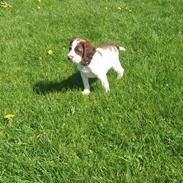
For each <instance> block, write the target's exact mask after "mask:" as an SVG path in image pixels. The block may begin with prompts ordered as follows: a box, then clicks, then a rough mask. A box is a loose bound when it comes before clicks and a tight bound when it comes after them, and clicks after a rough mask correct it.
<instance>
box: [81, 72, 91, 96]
mask: <svg viewBox="0 0 183 183" xmlns="http://www.w3.org/2000/svg"><path fill="white" fill-rule="evenodd" d="M81 78H82V80H83V85H84V90H83V91H82V94H83V95H89V93H90V85H89V81H88V77H87V76H86V75H85V74H83V73H82V72H81Z"/></svg>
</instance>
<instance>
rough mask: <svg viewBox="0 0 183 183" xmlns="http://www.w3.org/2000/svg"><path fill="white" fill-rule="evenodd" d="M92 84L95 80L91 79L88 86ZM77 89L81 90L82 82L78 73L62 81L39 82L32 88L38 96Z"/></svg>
mask: <svg viewBox="0 0 183 183" xmlns="http://www.w3.org/2000/svg"><path fill="white" fill-rule="evenodd" d="M93 82H95V80H93V79H92V80H91V81H90V84H92V83H93ZM79 89H83V82H82V79H81V75H80V73H79V72H77V73H75V74H73V75H71V76H70V77H68V78H67V79H65V80H63V81H39V82H37V83H36V84H35V85H34V86H33V91H34V93H36V94H39V95H45V94H47V93H52V92H66V91H68V90H79Z"/></svg>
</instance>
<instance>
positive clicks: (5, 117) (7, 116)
mask: <svg viewBox="0 0 183 183" xmlns="http://www.w3.org/2000/svg"><path fill="white" fill-rule="evenodd" d="M14 117H15V115H14V114H6V115H5V116H4V119H7V120H10V119H13V118H14Z"/></svg>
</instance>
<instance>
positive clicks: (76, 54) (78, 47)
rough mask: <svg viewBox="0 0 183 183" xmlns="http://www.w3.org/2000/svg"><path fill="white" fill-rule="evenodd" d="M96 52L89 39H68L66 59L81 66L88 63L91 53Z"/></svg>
mask: <svg viewBox="0 0 183 183" xmlns="http://www.w3.org/2000/svg"><path fill="white" fill-rule="evenodd" d="M95 52H96V47H95V46H94V45H92V44H91V43H90V42H89V41H86V40H82V39H80V38H73V39H72V40H71V41H70V45H69V53H68V60H69V61H71V62H74V63H77V64H81V65H83V66H87V65H89V64H90V62H91V60H92V58H93V55H94V54H95Z"/></svg>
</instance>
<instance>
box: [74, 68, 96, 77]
mask: <svg viewBox="0 0 183 183" xmlns="http://www.w3.org/2000/svg"><path fill="white" fill-rule="evenodd" d="M78 69H79V71H80V72H81V73H83V74H84V75H86V76H87V77H88V78H93V77H96V75H95V74H94V73H93V72H92V71H91V69H90V68H89V67H83V66H79V67H78Z"/></svg>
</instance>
